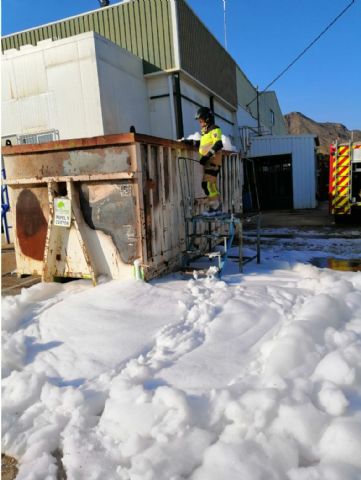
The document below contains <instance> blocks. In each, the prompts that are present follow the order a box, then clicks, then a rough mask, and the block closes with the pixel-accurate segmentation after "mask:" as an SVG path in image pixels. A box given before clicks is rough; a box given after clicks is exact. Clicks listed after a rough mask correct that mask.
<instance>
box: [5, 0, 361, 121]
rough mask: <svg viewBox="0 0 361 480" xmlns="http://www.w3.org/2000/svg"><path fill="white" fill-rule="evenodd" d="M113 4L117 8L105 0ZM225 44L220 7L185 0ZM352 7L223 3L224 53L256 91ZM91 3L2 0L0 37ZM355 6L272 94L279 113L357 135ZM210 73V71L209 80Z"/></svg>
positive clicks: (360, 7)
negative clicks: (295, 114)
mask: <svg viewBox="0 0 361 480" xmlns="http://www.w3.org/2000/svg"><path fill="white" fill-rule="evenodd" d="M111 3H112V4H114V3H118V2H116V1H114V0H113V1H112V2H111ZM188 3H189V5H190V6H191V7H192V8H193V10H194V11H195V13H196V14H197V15H198V16H199V18H200V19H201V20H202V21H203V23H204V24H205V25H206V26H207V27H208V29H209V30H210V31H211V32H212V33H213V34H214V35H215V37H216V38H217V39H218V40H219V41H220V42H221V43H222V44H223V43H224V28H223V27H224V23H223V1H222V0H188ZM350 3H351V0H332V1H330V0H302V1H295V0H288V1H287V0H286V1H285V0H272V1H270V0H226V5H227V39H228V51H229V53H230V54H231V55H232V57H233V58H234V59H235V60H236V62H237V63H238V65H239V66H240V67H241V69H242V70H243V72H244V73H245V74H246V75H247V77H248V78H249V79H250V81H251V82H252V83H253V84H254V85H258V86H259V88H260V89H261V90H262V89H263V88H264V87H265V86H266V85H267V84H268V83H270V82H271V81H272V80H273V79H274V78H275V77H276V76H277V75H278V74H279V73H280V72H281V71H282V70H283V68H285V67H286V66H287V65H288V64H289V63H290V62H291V61H292V60H293V59H294V58H295V57H296V56H297V55H298V54H299V53H300V52H301V51H302V50H303V49H304V48H305V47H306V46H307V45H308V44H309V43H310V42H311V41H312V40H313V39H314V38H315V37H316V36H317V35H318V34H319V33H320V32H321V31H322V30H323V29H324V28H325V27H326V26H327V25H328V24H329V23H330V22H331V21H332V20H333V19H334V18H335V17H336V16H337V15H338V14H339V13H340V12H341V10H343V9H344V8H345V7H346V6H347V5H348V4H350ZM98 5H99V4H98V1H97V0H76V1H75V0H74V1H71V0H58V1H48V2H46V1H45V0H32V1H29V0H2V35H7V34H10V33H13V32H17V31H21V30H25V29H28V28H32V27H34V26H38V25H41V24H44V23H48V22H52V21H56V20H59V19H61V18H65V17H68V16H72V15H77V14H79V13H83V12H87V11H89V10H93V9H96V8H98ZM360 21H361V0H355V1H354V3H353V5H352V6H351V8H350V9H349V10H348V11H347V12H346V13H345V14H344V15H343V16H342V17H341V18H340V19H339V20H338V21H337V22H336V23H335V24H334V25H333V26H332V27H331V29H330V30H328V31H327V32H326V33H325V35H323V36H322V37H321V39H320V40H318V42H317V43H316V44H315V45H314V46H313V47H312V48H311V49H310V50H309V51H308V52H307V53H306V54H305V55H304V56H303V57H302V58H301V59H300V60H299V61H298V62H297V63H296V64H295V65H294V66H293V67H292V68H291V69H290V70H289V71H288V72H287V73H286V74H285V75H284V76H283V77H282V78H281V79H280V80H278V81H277V82H276V83H275V84H274V85H273V86H272V87H271V89H274V90H275V91H276V93H277V96H278V100H279V102H280V106H281V109H282V111H283V113H288V112H291V111H299V112H302V113H303V114H304V115H307V116H308V117H311V118H312V119H314V120H316V121H319V122H327V121H328V122H337V123H343V124H344V125H346V127H347V128H349V129H361V59H360V58H361V54H360V52H361V36H360ZM211 69H212V66H211V65H210V74H211Z"/></svg>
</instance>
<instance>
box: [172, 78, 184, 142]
mask: <svg viewBox="0 0 361 480" xmlns="http://www.w3.org/2000/svg"><path fill="white" fill-rule="evenodd" d="M173 80H174V95H175V98H174V100H175V101H174V105H175V113H176V122H177V138H183V137H184V127H183V112H182V95H181V87H180V77H179V73H174V74H173Z"/></svg>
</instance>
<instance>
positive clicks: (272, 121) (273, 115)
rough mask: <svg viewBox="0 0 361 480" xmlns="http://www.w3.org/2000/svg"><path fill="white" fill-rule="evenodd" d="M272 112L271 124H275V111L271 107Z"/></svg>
mask: <svg viewBox="0 0 361 480" xmlns="http://www.w3.org/2000/svg"><path fill="white" fill-rule="evenodd" d="M270 114H271V125H274V124H275V112H274V111H273V110H272V109H270Z"/></svg>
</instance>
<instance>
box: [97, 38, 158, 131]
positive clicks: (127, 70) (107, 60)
mask: <svg viewBox="0 0 361 480" xmlns="http://www.w3.org/2000/svg"><path fill="white" fill-rule="evenodd" d="M96 54H97V55H96V56H97V65H98V75H99V86H100V98H101V108H102V116H103V124H104V133H105V134H110V133H121V132H128V131H129V127H130V126H131V125H133V126H134V127H135V128H136V131H137V132H138V133H145V134H150V133H151V128H150V118H149V103H148V90H147V85H146V81H145V79H144V75H143V63H142V60H141V59H140V58H138V57H136V56H135V55H132V54H131V53H129V52H127V51H126V50H123V49H122V48H119V47H118V46H117V45H115V44H114V43H112V42H110V41H109V40H106V39H104V38H101V37H98V38H97V41H96Z"/></svg>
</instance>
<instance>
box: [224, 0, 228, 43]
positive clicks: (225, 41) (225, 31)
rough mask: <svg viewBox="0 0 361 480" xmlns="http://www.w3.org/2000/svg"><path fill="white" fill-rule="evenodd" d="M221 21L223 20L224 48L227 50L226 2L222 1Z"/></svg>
mask: <svg viewBox="0 0 361 480" xmlns="http://www.w3.org/2000/svg"><path fill="white" fill-rule="evenodd" d="M223 19H224V47H225V49H226V50H227V22H226V0H223Z"/></svg>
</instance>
